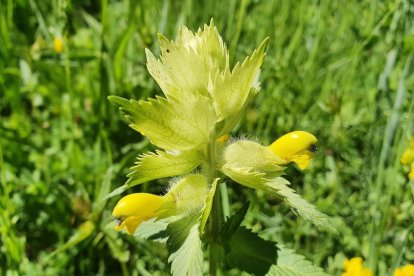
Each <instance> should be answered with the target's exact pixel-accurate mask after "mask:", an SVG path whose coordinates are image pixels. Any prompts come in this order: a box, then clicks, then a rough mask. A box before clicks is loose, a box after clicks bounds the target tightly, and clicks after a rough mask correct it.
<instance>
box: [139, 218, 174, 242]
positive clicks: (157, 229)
mask: <svg viewBox="0 0 414 276" xmlns="http://www.w3.org/2000/svg"><path fill="white" fill-rule="evenodd" d="M169 219H170V218H167V219H161V220H157V219H156V218H153V219H150V220H147V221H144V222H143V223H141V224H140V225H139V226H138V228H137V231H135V234H134V236H135V237H139V238H142V239H153V240H155V241H159V242H164V241H166V239H165V238H166V237H165V236H166V234H165V232H166V230H167V227H168V221H169Z"/></svg>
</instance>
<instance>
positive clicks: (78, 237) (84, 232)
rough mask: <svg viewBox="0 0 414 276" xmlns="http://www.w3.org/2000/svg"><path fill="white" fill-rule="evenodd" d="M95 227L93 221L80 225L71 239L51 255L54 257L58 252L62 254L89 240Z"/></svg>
mask: <svg viewBox="0 0 414 276" xmlns="http://www.w3.org/2000/svg"><path fill="white" fill-rule="evenodd" d="M95 227H96V226H95V224H94V223H93V222H92V221H90V220H87V221H85V222H84V223H82V224H81V225H79V227H78V228H77V229H76V230H75V232H74V233H73V235H72V236H71V237H70V238H69V240H68V241H67V242H66V243H64V244H63V245H62V246H60V247H58V248H57V249H56V250H55V251H54V252H52V253H51V254H52V255H54V254H56V253H58V252H61V251H64V250H66V249H69V248H71V247H74V246H76V245H77V244H79V243H80V242H82V241H83V240H85V239H86V238H88V237H89V236H90V235H91V234H92V233H93V231H94V230H95Z"/></svg>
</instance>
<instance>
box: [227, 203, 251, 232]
mask: <svg viewBox="0 0 414 276" xmlns="http://www.w3.org/2000/svg"><path fill="white" fill-rule="evenodd" d="M249 206H250V202H249V201H247V202H246V203H245V204H243V206H242V207H241V208H240V209H239V210H237V212H236V213H234V215H232V216H231V217H230V218H229V219H228V220H227V221H226V222H225V223H224V224H223V228H222V230H221V232H222V235H223V236H224V238H225V239H231V237H232V236H233V234H234V233H235V232H236V230H237V228H238V227H239V226H240V224H241V223H242V222H243V220H244V217H245V216H246V213H247V210H248V209H249Z"/></svg>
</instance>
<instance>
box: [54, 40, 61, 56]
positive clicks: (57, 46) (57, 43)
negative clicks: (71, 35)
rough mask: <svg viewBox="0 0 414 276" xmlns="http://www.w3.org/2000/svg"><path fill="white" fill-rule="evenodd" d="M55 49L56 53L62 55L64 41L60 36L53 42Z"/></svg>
mask: <svg viewBox="0 0 414 276" xmlns="http://www.w3.org/2000/svg"><path fill="white" fill-rule="evenodd" d="M53 49H54V50H55V53H57V54H60V53H62V52H63V39H62V37H60V36H56V37H55V39H54V40H53Z"/></svg>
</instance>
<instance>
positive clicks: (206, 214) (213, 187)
mask: <svg viewBox="0 0 414 276" xmlns="http://www.w3.org/2000/svg"><path fill="white" fill-rule="evenodd" d="M218 181H219V178H216V179H214V181H213V183H212V184H211V188H210V190H209V191H208V194H207V197H206V202H205V205H204V208H203V213H202V215H201V219H200V233H204V227H205V226H206V223H207V220H208V217H209V216H210V213H211V208H212V206H213V199H214V194H215V193H216V188H217V183H218Z"/></svg>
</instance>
